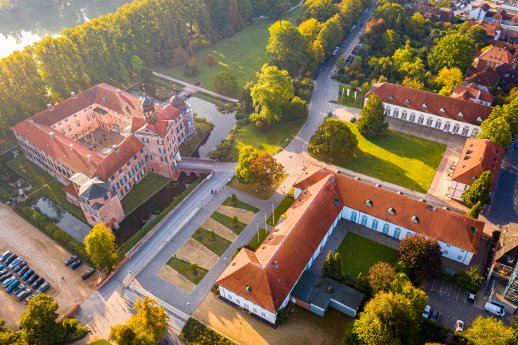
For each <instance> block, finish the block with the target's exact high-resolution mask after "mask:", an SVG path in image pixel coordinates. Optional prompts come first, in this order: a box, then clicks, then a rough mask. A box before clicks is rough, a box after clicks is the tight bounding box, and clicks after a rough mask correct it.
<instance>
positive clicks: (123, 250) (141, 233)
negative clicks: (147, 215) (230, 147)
mask: <svg viewBox="0 0 518 345" xmlns="http://www.w3.org/2000/svg"><path fill="white" fill-rule="evenodd" d="M204 178H205V177H199V178H198V179H196V180H195V181H194V182H193V183H191V184H190V185H189V186H188V187H187V188H186V189H185V190H184V191H183V193H181V194H180V195H178V196H177V197H175V198H174V199H173V201H171V203H170V204H169V205H168V206H167V207H166V208H165V209H164V210H163V211H162V212H160V213H159V214H158V216H156V217H155V218H154V219H153V220H152V221H151V222H149V224H147V225H146V226H145V227H143V228H142V229H141V230H140V231H138V232H137V233H136V234H135V235H133V236H132V237H131V238H130V239H129V240H127V241H126V242H124V244H123V245H122V246H120V248H119V258H122V257H123V256H124V254H126V253H127V252H128V251H129V250H130V249H131V248H133V246H134V245H135V244H137V242H138V241H140V240H141V239H142V238H143V237H144V236H145V235H146V234H147V233H148V232H149V231H150V230H151V229H153V227H154V226H155V225H157V224H158V222H160V221H161V220H162V219H163V218H164V217H165V216H166V215H167V214H168V213H169V212H171V211H172V210H173V209H174V208H175V207H176V206H177V205H178V204H179V203H180V201H182V200H183V199H185V197H186V196H187V195H189V194H190V193H191V192H192V191H193V189H194V188H196V186H198V185H199V184H200V183H201V181H203V179H204Z"/></svg>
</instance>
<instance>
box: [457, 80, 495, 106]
mask: <svg viewBox="0 0 518 345" xmlns="http://www.w3.org/2000/svg"><path fill="white" fill-rule="evenodd" d="M451 97H453V98H458V99H463V100H466V101H471V102H476V101H472V99H479V100H481V101H484V102H488V103H493V101H494V100H495V97H494V96H493V95H492V94H490V93H489V92H487V91H483V90H479V89H478V88H477V86H476V84H474V83H470V84H468V85H460V84H457V85H455V88H454V89H453V92H452V93H451Z"/></svg>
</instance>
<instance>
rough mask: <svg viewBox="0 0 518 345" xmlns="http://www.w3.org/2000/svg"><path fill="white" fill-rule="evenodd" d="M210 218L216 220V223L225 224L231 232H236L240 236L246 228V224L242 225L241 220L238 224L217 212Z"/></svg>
mask: <svg viewBox="0 0 518 345" xmlns="http://www.w3.org/2000/svg"><path fill="white" fill-rule="evenodd" d="M210 217H211V218H212V219H214V220H215V221H217V222H218V223H220V224H223V225H224V226H226V227H227V228H228V229H229V230H232V231H233V232H235V233H236V234H238V235H239V234H240V233H241V231H243V229H244V228H245V227H246V224H245V223H241V222H240V221H239V220H238V221H237V223H235V222H234V219H233V218H231V217H229V216H226V215H224V214H221V213H219V212H217V211H216V212H214V213H213V214H211V216H210Z"/></svg>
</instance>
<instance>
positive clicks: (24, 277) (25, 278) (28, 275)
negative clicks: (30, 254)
mask: <svg viewBox="0 0 518 345" xmlns="http://www.w3.org/2000/svg"><path fill="white" fill-rule="evenodd" d="M33 274H34V271H33V270H31V269H30V268H29V270H28V271H27V272H25V273H24V274H23V276H22V280H23V281H26V280H27V279H29V278H30V277H31V276H32V275H33Z"/></svg>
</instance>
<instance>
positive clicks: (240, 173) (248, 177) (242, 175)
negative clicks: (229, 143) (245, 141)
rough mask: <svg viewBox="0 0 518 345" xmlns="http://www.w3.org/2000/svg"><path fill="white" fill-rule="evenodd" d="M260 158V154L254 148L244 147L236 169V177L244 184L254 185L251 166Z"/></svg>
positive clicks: (240, 152)
mask: <svg viewBox="0 0 518 345" xmlns="http://www.w3.org/2000/svg"><path fill="white" fill-rule="evenodd" d="M257 157H259V153H258V152H257V151H256V150H255V149H254V148H253V147H252V146H249V145H248V146H243V147H242V148H241V149H240V150H239V161H238V164H237V167H236V176H237V177H239V179H240V180H241V181H243V183H245V184H247V183H252V173H251V172H250V164H251V163H252V162H253V161H254V160H255V159H256V158H257Z"/></svg>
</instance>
